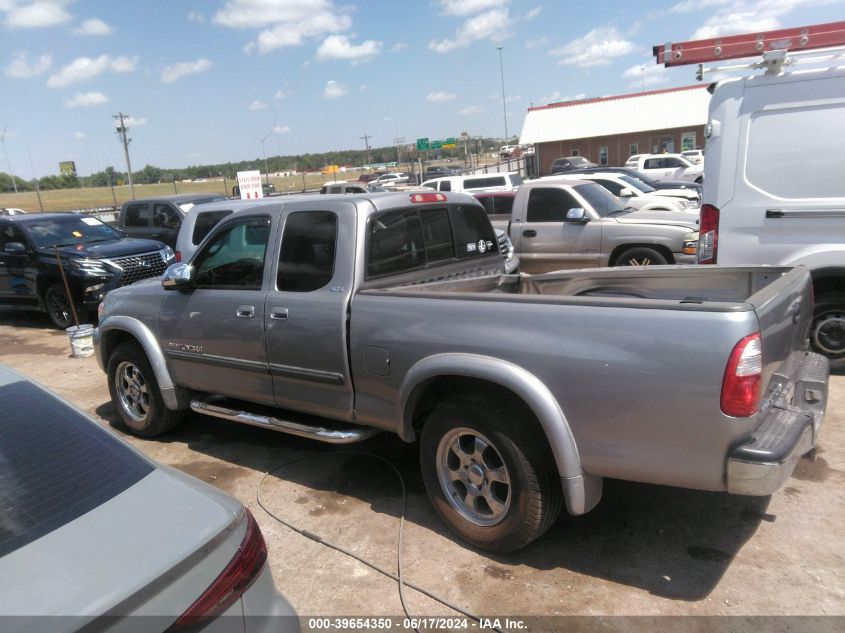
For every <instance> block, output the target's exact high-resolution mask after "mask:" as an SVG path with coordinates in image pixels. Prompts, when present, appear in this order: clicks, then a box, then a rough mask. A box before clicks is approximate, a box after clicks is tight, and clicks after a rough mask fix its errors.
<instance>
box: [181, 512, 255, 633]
mask: <svg viewBox="0 0 845 633" xmlns="http://www.w3.org/2000/svg"><path fill="white" fill-rule="evenodd" d="M244 510H245V512H246V518H247V525H246V535H245V536H244V539H243V541H241V545H240V547H239V548H238V551H237V553H236V554H235V555H234V557H233V558H232V560H230V561H229V564H228V565H226V568H225V569H224V570H223V571H222V572H220V575H219V576H217V578H215V579H214V582H213V583H211V585H210V586H209V587H208V589H206V590H205V591H204V592H203V594H202V595H201V596H200V597H199V598H197V599H196V601H195V602H194V604H192V605H191V606H190V607H189V608H188V610H187V611H185V613H183V614H182V615H181V616H180V617H179V619H178V620H176V622H174V623H173V625H172V626H171V627H170V628H169V629H167V630H168V632H176V631H185V630H187V629H193V628H195V627H199V626H201V625H203V624H205V623H206V622H208V621H209V620H212V619H214V618H216V617H217V616H219V615H221V614H222V613H225V612H226V610H227V609H229V607H231V606H232V605H233V604H235V602H237V600H238V599H239V598H240V597H241V595H243V593H244V592H245V591H246V590H247V589H249V588H250V587H251V586H252V583H254V582H255V581H256V579H257V578H258V576H259V575H260V574H261V570H262V568H263V567H264V562H265V561H266V560H267V546H266V545H265V543H264V536H262V534H261V530H260V529H259V527H258V524H257V523H256V522H255V518H254V517H253V516H252V513H251V512H250V511H249V510H247V509H246V508H244Z"/></svg>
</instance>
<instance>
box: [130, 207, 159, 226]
mask: <svg viewBox="0 0 845 633" xmlns="http://www.w3.org/2000/svg"><path fill="white" fill-rule="evenodd" d="M125 226H143V227H147V226H153V210H152V207H150V205H149V204H130V205H129V206H128V207H126V218H125Z"/></svg>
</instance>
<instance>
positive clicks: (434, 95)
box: [425, 90, 458, 103]
mask: <svg viewBox="0 0 845 633" xmlns="http://www.w3.org/2000/svg"><path fill="white" fill-rule="evenodd" d="M457 98H458V95H456V94H455V93H454V92H444V91H443V90H440V91H438V92H429V93H428V94H427V95H426V96H425V100H426V101H429V102H430V103H442V102H444V101H454V100H455V99H457Z"/></svg>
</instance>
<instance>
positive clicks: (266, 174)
mask: <svg viewBox="0 0 845 633" xmlns="http://www.w3.org/2000/svg"><path fill="white" fill-rule="evenodd" d="M268 138H270V133H269V132H267V134H266V135H265V136H264V138H263V139H261V153H262V154H263V155H264V184H265V185H269V184H270V170H269V169H268V168H267V152H266V151H265V150H264V141H266V140H267V139H268Z"/></svg>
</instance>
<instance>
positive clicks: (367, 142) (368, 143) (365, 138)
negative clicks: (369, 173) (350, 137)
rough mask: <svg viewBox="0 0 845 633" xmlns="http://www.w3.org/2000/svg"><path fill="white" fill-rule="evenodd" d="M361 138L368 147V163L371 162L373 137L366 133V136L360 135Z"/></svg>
mask: <svg viewBox="0 0 845 633" xmlns="http://www.w3.org/2000/svg"><path fill="white" fill-rule="evenodd" d="M358 138H359V139H361V140H362V141H364V147H366V148H367V165H369V164H370V139H371V138H373V137H372V136H370V135H369V134H366V133H365V134H364V136H359V137H358Z"/></svg>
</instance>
